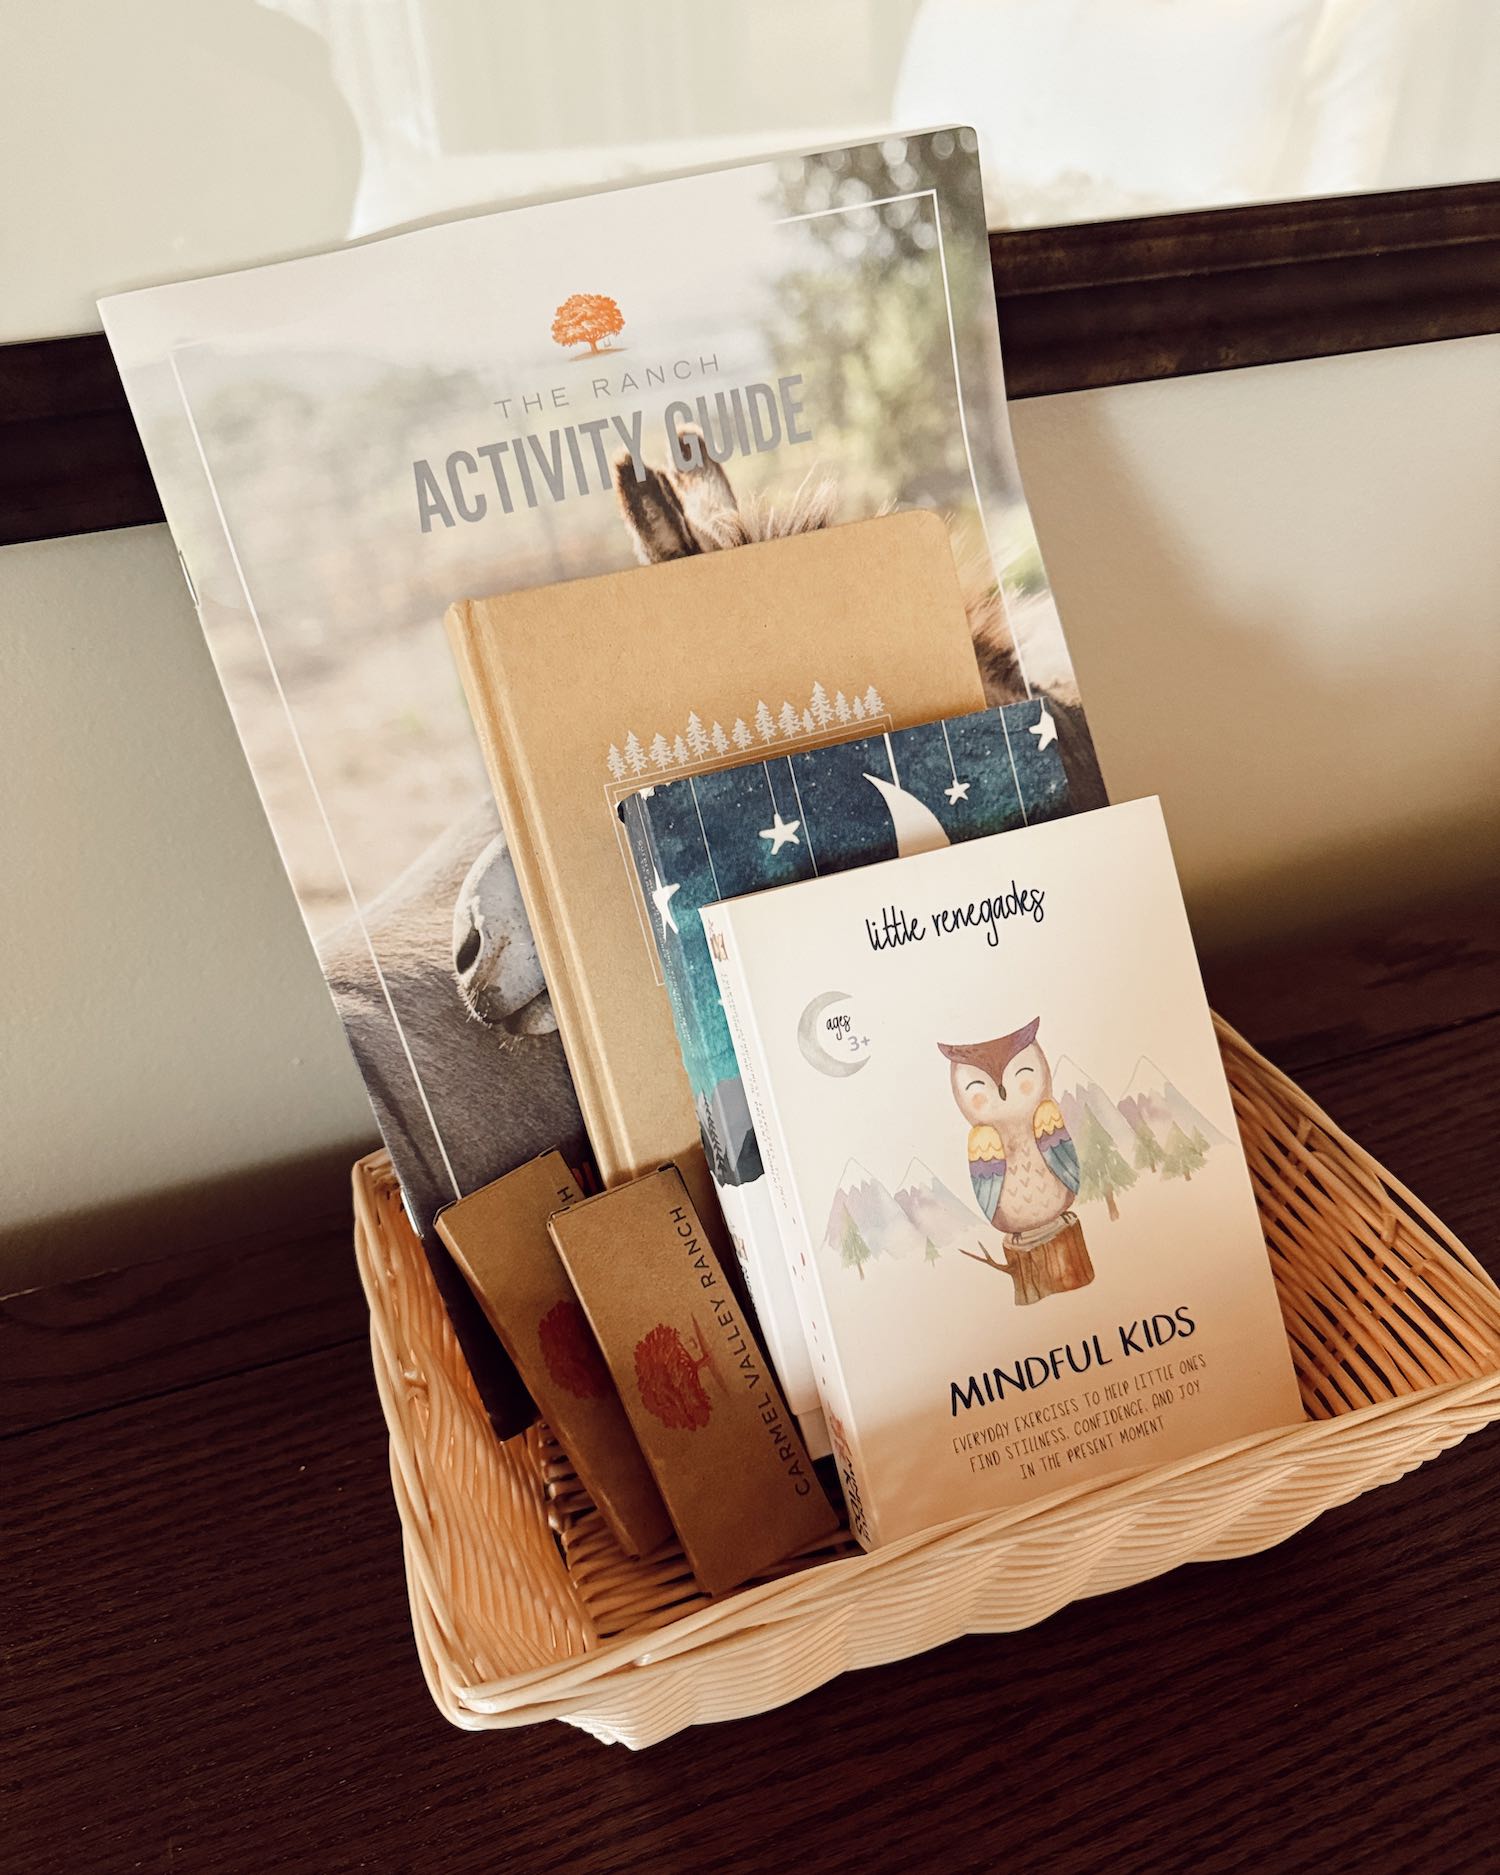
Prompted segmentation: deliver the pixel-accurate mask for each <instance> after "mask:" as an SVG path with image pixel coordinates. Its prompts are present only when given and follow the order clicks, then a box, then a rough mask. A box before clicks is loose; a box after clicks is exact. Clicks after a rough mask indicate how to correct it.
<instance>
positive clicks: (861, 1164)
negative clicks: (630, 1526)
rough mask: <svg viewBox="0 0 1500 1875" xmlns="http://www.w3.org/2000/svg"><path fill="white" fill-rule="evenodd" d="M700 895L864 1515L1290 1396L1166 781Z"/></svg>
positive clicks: (1270, 1412)
mask: <svg viewBox="0 0 1500 1875" xmlns="http://www.w3.org/2000/svg"><path fill="white" fill-rule="evenodd" d="M701 915H702V921H703V923H704V926H705V928H706V930H707V933H708V939H709V946H710V953H711V955H712V957H713V960H714V963H715V965H716V969H717V972H718V981H719V986H720V991H721V994H722V996H723V999H724V1005H725V1013H726V1016H727V1018H728V1020H729V1024H730V1028H731V1032H732V1033H733V1035H734V1038H735V1046H736V1051H737V1053H738V1056H739V1061H740V1066H741V1069H742V1071H743V1073H744V1077H745V1084H746V1091H747V1094H748V1097H749V1105H750V1110H751V1113H752V1115H753V1117H754V1122H755V1127H756V1131H757V1134H758V1135H759V1137H760V1140H761V1144H762V1148H763V1151H764V1154H765V1159H766V1171H767V1177H768V1180H769V1182H770V1187H771V1190H772V1192H773V1194H774V1196H775V1198H776V1201H777V1203H778V1206H779V1207H780V1211H781V1215H782V1220H783V1225H784V1228H785V1230H786V1233H787V1237H788V1241H789V1243H790V1244H791V1246H792V1250H793V1255H792V1268H793V1274H794V1278H795V1281H796V1287H797V1293H798V1297H799V1301H800V1303H801V1306H802V1310H803V1319H804V1323H805V1325H806V1328H807V1332H808V1340H809V1344H810V1347H811V1350H812V1354H813V1360H814V1365H815V1368H816V1370H817V1374H818V1382H819V1387H820V1391H821V1393H822V1398H823V1407H824V1415H825V1418H826V1420H827V1422H828V1427H829V1432H830V1434H831V1436H832V1439H833V1443H834V1449H835V1452H836V1454H837V1456H838V1462H839V1467H840V1471H841V1474H842V1475H843V1478H844V1484H845V1495H846V1499H847V1501H848V1505H849V1511H850V1520H851V1526H852V1527H853V1529H854V1530H855V1534H856V1535H858V1536H859V1537H860V1539H861V1541H863V1542H864V1543H865V1544H866V1545H868V1546H874V1545H877V1544H879V1543H883V1542H889V1541H891V1540H893V1539H895V1538H897V1537H901V1536H905V1535H909V1534H911V1533H912V1532H914V1531H917V1530H921V1529H924V1528H926V1527H928V1526H930V1525H932V1524H936V1523H941V1522H946V1521H948V1520H949V1519H952V1518H958V1517H962V1516H965V1515H971V1514H974V1513H977V1512H981V1511H985V1510H989V1509H993V1508H996V1507H998V1506H1001V1505H1006V1504H1013V1503H1017V1502H1020V1501H1022V1500H1025V1499H1027V1498H1031V1497H1036V1496H1040V1495H1043V1494H1045V1493H1047V1492H1051V1491H1056V1490H1061V1489H1064V1488H1066V1487H1068V1486H1071V1485H1076V1484H1079V1483H1082V1482H1084V1481H1085V1480H1087V1479H1089V1478H1092V1477H1096V1476H1098V1475H1100V1474H1102V1473H1105V1472H1109V1471H1116V1470H1120V1469H1134V1468H1140V1467H1146V1466H1151V1465H1159V1464H1163V1463H1165V1462H1168V1461H1170V1460H1172V1459H1177V1458H1182V1457H1184V1456H1186V1455H1188V1454H1190V1453H1193V1452H1195V1451H1199V1450H1202V1449H1204V1448H1206V1447H1209V1446H1213V1445H1218V1444H1221V1443H1224V1442H1226V1441H1229V1440H1233V1439H1237V1438H1240V1437H1242V1436H1245V1435H1247V1434H1250V1433H1255V1432H1260V1431H1264V1430H1268V1429H1270V1428H1273V1427H1277V1426H1282V1425H1287V1424H1291V1423H1293V1422H1295V1421H1297V1420H1299V1419H1301V1418H1302V1416H1303V1413H1302V1407H1301V1403H1300V1399H1299V1396H1298V1392H1297V1386H1296V1382H1295V1379H1294V1376H1293V1371H1292V1362H1291V1354H1290V1349H1289V1347H1288V1343H1287V1339H1286V1335H1285V1332H1284V1330H1283V1328H1282V1323H1281V1314H1280V1309H1279V1306H1278V1303H1277V1299H1276V1291H1275V1286H1274V1284H1273V1282H1272V1278H1271V1271H1270V1265H1269V1262H1268V1259H1267V1257H1266V1251H1265V1245H1264V1242H1263V1240H1262V1237H1261V1231H1260V1222H1259V1217H1258V1213H1257V1211H1256V1206H1255V1199H1254V1195H1253V1193H1252V1190H1251V1185H1250V1176H1249V1172H1248V1169H1247V1167H1246V1164H1245V1159H1244V1154H1243V1152H1242V1150H1241V1147H1240V1143H1239V1134H1238V1130H1237V1128H1236V1125H1235V1118H1234V1111H1233V1107H1232V1104H1231V1101H1230V1096H1229V1090H1228V1086H1227V1084H1226V1082H1225V1079H1224V1070H1223V1067H1222V1064H1221V1062H1220V1058H1219V1051H1218V1047H1217V1044H1216V1042H1215V1039H1214V1032H1213V1024H1212V1019H1211V1017H1210V1015H1209V1011H1208V1005H1207V1003H1206V1001H1205V999H1204V994H1203V987H1202V983H1201V980H1200V978H1199V974H1198V966H1197V960H1196V958H1195V956H1194V952H1193V946H1192V939H1191V936H1190V934H1189V931H1188V924H1187V918H1186V915H1185V913H1184V911H1183V907H1182V898H1181V893H1180V891H1179V888H1178V885H1177V878H1176V873H1175V871H1174V868H1173V864H1172V855H1171V849H1170V847H1169V845H1168V843H1167V835H1166V829H1165V827H1164V825H1163V823H1162V818H1161V810H1160V807H1159V805H1158V804H1157V802H1155V801H1154V800H1145V801H1133V802H1130V803H1128V804H1125V805H1123V806H1118V807H1112V808H1106V809H1103V810H1101V811H1099V812H1097V813H1089V814H1082V815H1076V816H1073V817H1071V818H1068V819H1063V820H1056V821H1052V822H1049V823H1047V824H1045V825H1040V826H1032V827H1028V828H1023V829H1020V830H1017V831H1014V832H1010V833H1001V834H996V835H992V836H990V837H989V838H986V839H982V840H977V841H973V842H971V843H969V844H967V845H962V846H953V847H946V848H940V849H938V850H935V851H932V852H928V853H923V854H918V855H915V856H913V857H908V858H903V859H897V860H892V861H888V862H886V863H885V864H882V865H876V866H869V867H865V868H862V869H861V870H859V871H855V872H847V873H840V874H837V875H834V876H831V877H826V878H820V879H817V880H812V881H807V882H803V883H800V884H797V885H790V886H785V887H783V888H781V889H779V890H775V891H770V892H762V893H758V894H755V895H753V896H751V897H748V898H741V899H735V900H730V901H726V902H724V903H722V904H719V905H715V906H710V907H707V908H705V910H704V911H703V913H702V914H701Z"/></svg>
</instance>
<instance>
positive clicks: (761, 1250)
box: [620, 699, 1072, 1450]
mask: <svg viewBox="0 0 1500 1875" xmlns="http://www.w3.org/2000/svg"><path fill="white" fill-rule="evenodd" d="M839 701H842V699H835V700H834V702H835V704H836V703H837V702H839ZM844 720H848V721H849V722H850V725H851V726H853V721H854V719H853V718H852V716H851V717H849V718H840V717H839V715H838V713H837V710H836V709H835V708H832V707H831V708H830V724H829V727H830V729H831V731H832V733H833V734H834V735H837V733H838V728H839V725H840V723H841V721H844ZM1071 811H1072V810H1071V803H1070V800H1069V795H1068V784H1067V777H1066V775H1065V773H1064V770H1063V764H1062V759H1061V755H1060V752H1059V749H1058V743H1057V725H1056V722H1055V720H1054V718H1053V716H1052V714H1051V711H1050V710H1049V709H1048V707H1047V705H1046V703H1045V701H1043V700H1041V699H1028V700H1026V701H1024V702H1020V703H1013V704H1009V705H1007V706H1005V707H1004V708H1001V709H990V710H979V711H976V712H974V713H973V714H972V715H966V716H956V717H949V718H947V719H945V720H943V721H941V722H934V723H922V724H919V725H917V726H916V727H915V728H910V729H898V730H891V731H890V732H889V733H883V734H880V735H873V736H862V737H859V738H857V739H856V740H853V741H849V740H845V741H837V740H829V741H826V742H823V743H819V744H814V745H812V746H803V747H801V748H799V749H797V750H795V751H794V752H791V753H788V754H786V755H781V756H776V757H774V758H771V759H768V760H764V761H748V762H743V763H740V764H738V765H736V766H733V767H727V768H719V769H713V770H709V771H707V772H705V773H700V774H695V775H689V776H686V777H684V778H682V779H680V780H676V781H667V782H658V783H656V784H654V785H653V786H650V787H647V788H643V789H641V790H640V791H639V792H637V793H635V794H631V795H628V796H626V798H625V799H624V800H623V801H622V802H621V804H620V818H621V820H622V821H623V822H624V826H625V830H626V834H627V838H628V844H629V849H630V856H631V860H632V862H633V864H634V867H635V872H636V876H637V878H638V880H639V882H640V887H641V894H642V904H643V910H645V911H646V912H647V914H648V915H649V920H650V927H651V932H652V936H653V938H654V939H655V942H656V947H657V952H658V954H659V957H660V960H661V973H662V978H663V981H664V984H665V987H666V992H667V997H668V1000H669V1002H670V1004H671V1009H672V1019H673V1023H674V1025H675V1027H676V1031H677V1040H678V1044H679V1046H680V1048H681V1051H682V1060H683V1066H684V1068H685V1069H686V1071H687V1077H688V1081H689V1083H690V1085H691V1088H692V1095H693V1105H694V1108H695V1110H696V1113H697V1118H698V1128H699V1133H700V1136H701V1138H702V1141H703V1149H704V1154H705V1156H706V1158H707V1160H708V1165H709V1170H710V1173H711V1174H712V1177H713V1181H714V1186H715V1189H716V1191H717V1193H718V1197H719V1202H720V1205H721V1207H722V1209H723V1212H724V1218H725V1222H726V1224H727V1225H728V1227H729V1232H730V1236H731V1238H732V1239H733V1241H734V1246H735V1251H736V1254H737V1255H738V1257H739V1261H740V1267H741V1269H742V1271H743V1272H744V1276H745V1281H746V1284H747V1286H748V1287H749V1290H750V1294H751V1299H752V1301H753V1302H754V1304H755V1308H756V1313H757V1314H758V1315H759V1317H760V1321H761V1327H762V1329H763V1331H764V1335H765V1340H766V1343H767V1351H768V1353H769V1354H770V1356H771V1358H772V1360H773V1361H774V1362H775V1364H776V1368H777V1371H778V1373H779V1375H780V1377H781V1383H782V1386H783V1387H784V1388H785V1390H786V1391H787V1393H788V1395H789V1396H791V1397H795V1398H801V1397H803V1396H804V1395H806V1396H807V1397H811V1396H812V1393H813V1388H814V1384H815V1383H814V1376H813V1372H812V1363H811V1357H810V1355H809V1353H808V1349H807V1343H806V1338H805V1336H804V1333H803V1329H802V1325H801V1319H800V1314H799V1310H798V1304H797V1299H796V1294H795V1291H794V1287H793V1280H792V1269H791V1264H790V1260H789V1258H788V1255H787V1250H786V1245H785V1243H784V1241H783V1233H782V1229H781V1225H780V1222H779V1219H778V1216H777V1212H776V1209H775V1206H774V1204H773V1203H772V1201H771V1197H770V1194H769V1192H768V1190H767V1187H766V1183H765V1177H764V1165H763V1161H762V1156H761V1148H760V1141H759V1138H758V1136H757V1133H756V1128H755V1125H754V1123H753V1121H752V1118H751V1114H750V1110H749V1106H748V1104H747V1102H746V1098H745V1089H744V1083H743V1080H742V1078H741V1074H740V1069H739V1065H738V1063H737V1061H736V1058H735V1049H734V1042H733V1039H732V1037H731V1035H730V1031H729V1025H728V1023H727V1021H726V1019H725V1014H724V1010H723V1007H722V1005H721V1003H720V1000H719V991H718V986H717V983H716V980H715V975H714V965H713V959H712V958H711V957H710V955H709V950H708V941H707V939H706V937H705V935H704V932H703V927H702V923H701V920H700V918H699V915H698V914H699V912H700V910H701V909H702V907H704V906H705V905H711V904H714V903H715V902H717V901H719V900H722V899H728V898H738V897H740V896H742V895H744V894H746V893H752V892H760V891H764V890H766V889H768V888H773V887H776V886H783V885H790V884H793V883H795V882H797V881H799V880H808V879H816V878H820V877H822V876H824V875H828V874H833V873H838V872H846V871H848V870H850V869H851V868H853V867H858V866H868V865H871V864H874V863H876V862H878V861H881V860H887V859H897V858H900V857H902V856H904V855H907V854H913V853H922V852H928V851H931V850H933V849H935V848H938V847H945V846H952V845H958V844H962V843H963V842H965V841H969V840H973V839H978V838H982V837H984V836H986V835H989V834H994V833H1002V832H1004V831H1006V830H1007V829H1010V828H1014V827H1025V826H1029V825H1033V824H1036V823H1039V822H1042V821H1047V820H1055V819H1057V818H1059V817H1060V816H1062V815H1065V814H1068V813H1070V812H1071ZM813 1437H814V1440H815V1441H816V1442H817V1443H819V1444H822V1442H821V1441H817V1440H816V1434H814V1435H813ZM822 1449H825V1450H826V1449H827V1447H826V1445H823V1446H822Z"/></svg>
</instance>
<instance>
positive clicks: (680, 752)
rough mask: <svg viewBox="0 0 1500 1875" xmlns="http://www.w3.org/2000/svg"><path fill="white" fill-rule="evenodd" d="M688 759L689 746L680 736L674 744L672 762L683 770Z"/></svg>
mask: <svg viewBox="0 0 1500 1875" xmlns="http://www.w3.org/2000/svg"><path fill="white" fill-rule="evenodd" d="M687 759H688V746H687V744H686V743H685V742H684V741H683V739H682V737H681V736H679V737H678V738H677V740H676V741H675V742H674V743H673V744H672V760H673V761H674V762H676V764H677V766H678V767H679V768H681V767H682V766H683V764H684V763H685V762H686V761H687Z"/></svg>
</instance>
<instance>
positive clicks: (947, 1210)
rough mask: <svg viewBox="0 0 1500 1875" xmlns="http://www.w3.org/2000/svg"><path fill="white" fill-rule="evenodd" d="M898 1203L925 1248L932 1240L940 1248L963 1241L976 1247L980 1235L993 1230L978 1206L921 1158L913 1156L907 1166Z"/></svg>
mask: <svg viewBox="0 0 1500 1875" xmlns="http://www.w3.org/2000/svg"><path fill="white" fill-rule="evenodd" d="M896 1203H897V1204H898V1205H899V1206H900V1208H901V1210H902V1211H903V1212H904V1213H905V1214H906V1216H907V1218H908V1219H909V1220H910V1221H911V1224H912V1226H913V1228H914V1229H915V1230H916V1232H917V1235H918V1236H919V1237H920V1238H921V1240H922V1244H923V1248H924V1251H925V1249H926V1246H927V1245H929V1244H930V1245H932V1247H933V1248H934V1249H936V1250H952V1249H955V1248H957V1247H958V1246H959V1245H965V1246H967V1247H969V1248H972V1247H973V1246H974V1244H975V1243H976V1241H977V1240H978V1239H979V1238H980V1237H987V1236H989V1235H991V1234H992V1233H991V1231H990V1227H989V1225H988V1224H986V1223H985V1221H984V1219H983V1218H982V1217H981V1216H980V1215H979V1213H978V1212H977V1211H976V1210H975V1209H974V1207H973V1206H972V1205H968V1204H965V1203H964V1202H963V1200H962V1199H961V1198H957V1197H955V1196H954V1194H953V1192H952V1191H951V1190H950V1189H949V1188H948V1186H947V1185H945V1184H944V1183H943V1181H942V1179H940V1178H939V1177H938V1175H937V1174H936V1172H934V1171H932V1170H931V1169H930V1168H929V1167H927V1166H926V1165H924V1164H923V1163H922V1161H921V1160H920V1159H913V1160H912V1162H911V1164H910V1165H909V1166H908V1167H907V1168H906V1177H905V1178H904V1179H902V1181H901V1189H900V1190H899V1191H898V1192H897V1193H896Z"/></svg>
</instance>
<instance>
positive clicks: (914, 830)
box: [865, 775, 952, 859]
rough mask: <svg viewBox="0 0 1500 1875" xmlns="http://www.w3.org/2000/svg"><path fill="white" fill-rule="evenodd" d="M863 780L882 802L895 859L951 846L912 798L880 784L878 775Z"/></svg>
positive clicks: (934, 819)
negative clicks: (894, 847) (894, 836)
mask: <svg viewBox="0 0 1500 1875" xmlns="http://www.w3.org/2000/svg"><path fill="white" fill-rule="evenodd" d="M865 780H866V781H868V782H869V783H870V784H871V786H872V787H875V788H878V789H879V791H880V798H881V799H882V800H883V801H884V802H885V806H886V812H887V813H888V814H889V815H890V817H891V828H892V830H893V832H894V833H895V835H896V853H897V855H898V857H899V858H901V859H905V858H906V857H907V855H908V854H909V853H931V852H934V851H935V850H936V849H937V848H938V847H940V846H949V845H951V844H952V842H951V841H950V840H949V838H948V836H947V834H946V833H945V832H944V831H943V823H942V822H941V821H940V820H939V819H938V817H937V815H936V814H934V813H933V811H932V809H931V808H930V807H928V806H926V805H925V804H924V803H923V802H921V801H919V800H918V799H917V797H916V796H915V795H914V794H908V793H907V791H906V789H905V788H898V787H896V786H894V785H893V784H892V783H891V782H889V781H882V780H881V779H880V777H879V775H866V776H865Z"/></svg>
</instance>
